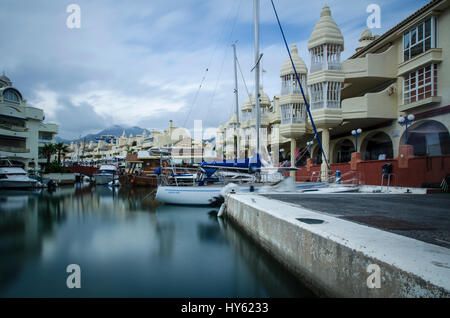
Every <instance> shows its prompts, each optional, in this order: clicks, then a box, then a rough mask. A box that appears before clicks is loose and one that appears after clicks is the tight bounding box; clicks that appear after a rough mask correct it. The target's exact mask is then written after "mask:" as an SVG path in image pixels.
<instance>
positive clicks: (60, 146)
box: [54, 142, 69, 165]
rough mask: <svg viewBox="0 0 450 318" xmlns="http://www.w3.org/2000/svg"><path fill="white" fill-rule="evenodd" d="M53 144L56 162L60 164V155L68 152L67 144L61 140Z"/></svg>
mask: <svg viewBox="0 0 450 318" xmlns="http://www.w3.org/2000/svg"><path fill="white" fill-rule="evenodd" d="M54 146H55V152H56V153H58V164H59V165H60V164H61V155H63V156H64V155H65V154H66V153H68V152H69V146H67V145H65V144H64V143H63V142H58V143H57V144H55V145H54Z"/></svg>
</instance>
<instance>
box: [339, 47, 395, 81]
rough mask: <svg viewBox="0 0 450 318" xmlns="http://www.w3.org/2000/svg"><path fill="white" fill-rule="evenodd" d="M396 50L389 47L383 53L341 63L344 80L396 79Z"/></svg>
mask: <svg viewBox="0 0 450 318" xmlns="http://www.w3.org/2000/svg"><path fill="white" fill-rule="evenodd" d="M397 60H398V58H397V49H396V47H395V46H391V47H390V48H389V49H387V50H386V51H385V52H383V53H378V54H370V53H369V54H367V55H366V56H365V57H361V58H356V59H349V60H346V61H344V62H342V71H343V72H344V73H345V80H346V81H347V80H348V79H359V78H363V77H381V78H396V77H397Z"/></svg>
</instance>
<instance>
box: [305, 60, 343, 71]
mask: <svg viewBox="0 0 450 318" xmlns="http://www.w3.org/2000/svg"><path fill="white" fill-rule="evenodd" d="M341 69H342V64H341V63H340V62H328V67H327V64H325V62H314V63H312V64H311V69H310V73H315V72H320V71H326V70H327V71H339V70H341Z"/></svg>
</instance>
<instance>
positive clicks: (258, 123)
mask: <svg viewBox="0 0 450 318" xmlns="http://www.w3.org/2000/svg"><path fill="white" fill-rule="evenodd" d="M253 7H254V20H255V101H256V105H255V106H256V158H257V162H259V151H260V149H259V148H260V141H259V130H260V128H261V109H260V106H259V97H260V96H259V0H253Z"/></svg>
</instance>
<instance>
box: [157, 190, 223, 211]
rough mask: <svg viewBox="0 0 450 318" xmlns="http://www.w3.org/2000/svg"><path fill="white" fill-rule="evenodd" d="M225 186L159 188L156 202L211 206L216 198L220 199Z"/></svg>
mask: <svg viewBox="0 0 450 318" xmlns="http://www.w3.org/2000/svg"><path fill="white" fill-rule="evenodd" d="M222 188H223V186H218V187H209V186H208V187H198V186H192V187H189V186H187V187H171V186H159V187H158V190H157V191H156V200H158V201H160V202H163V203H166V204H177V205H199V206H202V205H203V206H204V205H211V203H212V201H213V200H214V198H215V197H220V195H221V194H220V191H221V190H222Z"/></svg>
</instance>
